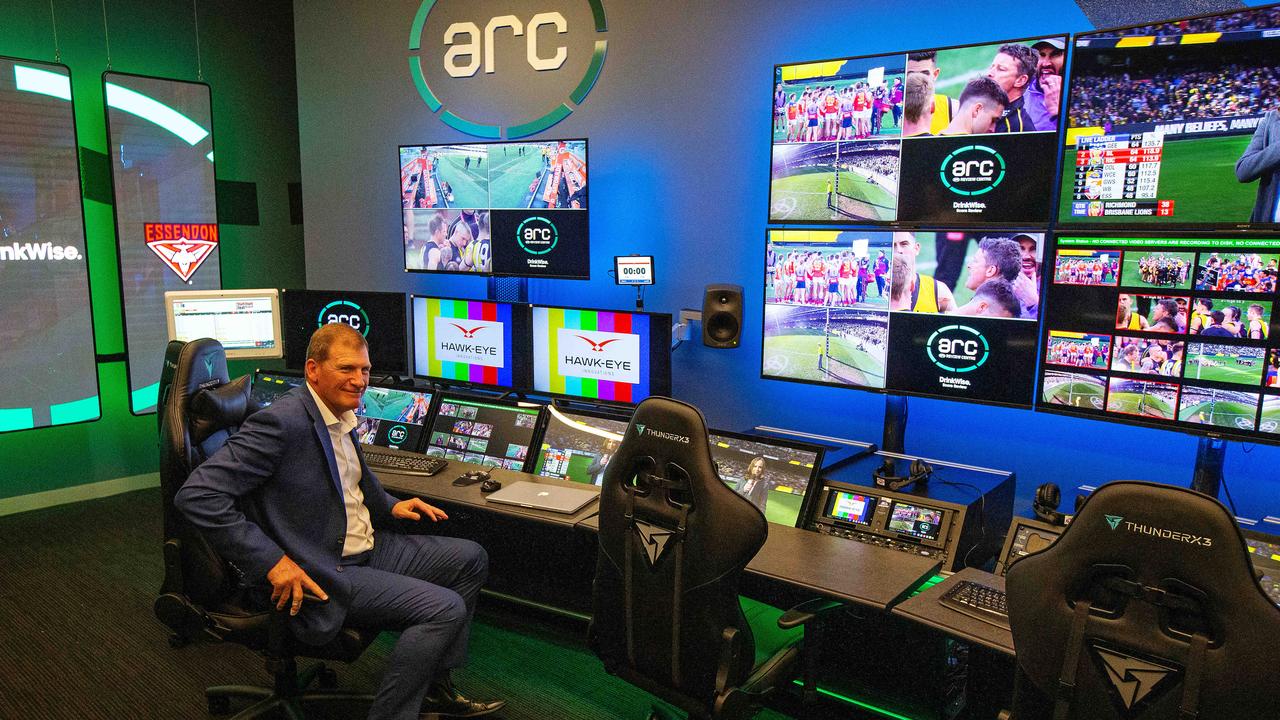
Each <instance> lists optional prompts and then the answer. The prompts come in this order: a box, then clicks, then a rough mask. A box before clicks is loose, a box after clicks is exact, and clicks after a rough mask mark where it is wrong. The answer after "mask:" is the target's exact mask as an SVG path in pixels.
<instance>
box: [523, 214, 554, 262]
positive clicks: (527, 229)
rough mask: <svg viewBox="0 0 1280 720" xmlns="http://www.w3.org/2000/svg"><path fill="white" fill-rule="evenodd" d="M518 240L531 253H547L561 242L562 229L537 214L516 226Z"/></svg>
mask: <svg viewBox="0 0 1280 720" xmlns="http://www.w3.org/2000/svg"><path fill="white" fill-rule="evenodd" d="M516 242H517V243H519V244H520V249H521V250H524V251H525V252H527V253H529V254H530V255H546V254H547V253H549V252H551V251H552V250H555V249H556V243H558V242H560V231H558V230H556V224H555V223H553V222H551V221H550V220H548V219H546V218H544V217H541V216H538V215H535V216H533V217H531V218H525V219H524V222H522V223H520V226H519V227H517V228H516Z"/></svg>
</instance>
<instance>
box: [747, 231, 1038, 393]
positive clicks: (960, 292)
mask: <svg viewBox="0 0 1280 720" xmlns="http://www.w3.org/2000/svg"><path fill="white" fill-rule="evenodd" d="M767 240H768V247H767V249H766V252H765V263H766V267H765V292H764V296H765V308H764V332H763V337H764V342H763V358H762V370H761V374H762V376H763V377H766V378H780V379H788V380H796V381H800V382H811V383H819V384H824V385H837V386H842V387H856V388H862V389H869V390H879V391H888V392H894V393H902V394H913V395H925V396H932V397H943V398H951V399H960V400H971V401H977V402H989V403H996V404H1003V405H1013V406H1020V407H1029V406H1030V405H1031V401H1032V385H1033V384H1034V381H1035V372H1034V365H1035V357H1036V342H1037V338H1038V337H1039V325H1038V319H1039V316H1040V297H1039V294H1040V287H1041V279H1040V277H1041V273H1042V263H1041V258H1042V257H1043V245H1044V234H1043V233H1025V232H995V231H993V232H981V233H977V232H963V231H943V232H887V231H852V230H770V231H768V238H767Z"/></svg>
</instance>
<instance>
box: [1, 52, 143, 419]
mask: <svg viewBox="0 0 1280 720" xmlns="http://www.w3.org/2000/svg"><path fill="white" fill-rule="evenodd" d="M77 148H78V143H77V140H76V130H75V116H74V111H73V109H72V105H71V74H70V72H69V71H68V70H67V68H66V67H64V66H62V65H51V64H47V63H39V62H31V61H28V60H17V59H11V58H0V300H2V301H3V302H4V305H5V307H6V308H8V309H9V310H10V312H8V313H6V317H5V319H4V322H2V323H0V367H3V368H4V369H5V373H4V378H3V379H0V432H7V431H12V430H27V429H30V428H38V427H48V426H50V425H66V424H69V423H77V422H87V421H91V420H97V419H98V418H99V417H100V416H101V404H100V403H99V400H98V371H97V361H96V359H95V357H94V352H95V351H94V337H93V321H92V318H91V317H90V312H89V270H88V260H87V259H86V257H85V239H84V215H83V212H82V209H81V204H80V163H79V160H78V155H77V153H78V149H77ZM160 321H161V323H163V322H164V320H163V316H161V318H160ZM161 347H163V343H161ZM156 369H157V370H159V362H158V361H157V366H156Z"/></svg>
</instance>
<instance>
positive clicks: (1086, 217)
mask: <svg viewBox="0 0 1280 720" xmlns="http://www.w3.org/2000/svg"><path fill="white" fill-rule="evenodd" d="M1277 53H1280V10H1277V8H1276V7H1274V6H1272V7H1266V8H1256V9H1246V10H1239V11H1236V12H1231V13H1224V14H1219V15H1212V16H1204V17H1198V18H1191V19H1187V20H1180V21H1173V22H1166V23H1161V24H1158V25H1147V26H1138V27H1130V28H1122V29H1117V30H1103V31H1099V32H1096V33H1090V34H1087V35H1078V36H1076V38H1075V50H1074V53H1073V56H1072V66H1071V82H1070V99H1069V103H1068V110H1067V131H1066V136H1065V142H1066V155H1065V157H1064V159H1063V173H1062V188H1061V197H1060V202H1059V212H1058V220H1059V222H1060V223H1063V224H1076V225H1096V226H1106V227H1147V228H1149V229H1154V228H1155V227H1156V226H1163V227H1166V228H1174V227H1176V228H1184V229H1192V228H1197V227H1206V228H1207V227H1225V228H1233V227H1235V228H1274V227H1276V221H1277V218H1276V205H1277V204H1276V200H1275V186H1274V184H1273V182H1272V181H1271V178H1272V177H1274V175H1273V173H1274V171H1275V163H1274V161H1272V160H1270V159H1269V156H1270V154H1271V151H1273V150H1274V148H1268V147H1267V145H1268V143H1267V136H1268V133H1269V130H1268V129H1269V128H1270V127H1272V126H1274V125H1275V123H1276V122H1277V121H1278V119H1277V117H1276V113H1275V108H1276V101H1277V93H1278V92H1280V90H1278V88H1280V69H1278V68H1277V66H1276V62H1275V58H1276V55H1277Z"/></svg>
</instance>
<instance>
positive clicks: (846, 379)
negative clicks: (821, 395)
mask: <svg viewBox="0 0 1280 720" xmlns="http://www.w3.org/2000/svg"><path fill="white" fill-rule="evenodd" d="M825 315H826V317H825V318H824V321H823V326H822V336H823V342H822V354H821V355H819V356H818V370H819V371H820V372H822V373H823V374H825V375H830V376H831V377H832V378H835V379H836V380H838V381H840V382H842V383H849V384H854V385H868V384H871V379H872V378H874V379H875V380H881V379H883V375H882V374H879V373H874V372H871V371H869V370H867V369H865V368H860V367H857V366H854V365H850V364H849V363H847V362H845V361H843V360H841V359H839V358H837V357H835V356H834V355H832V354H831V333H832V331H831V308H829V307H828V308H827V309H826V313H825ZM858 349H859V350H862V351H863V352H866V351H867V350H866V346H865V345H863V344H862V343H858Z"/></svg>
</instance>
